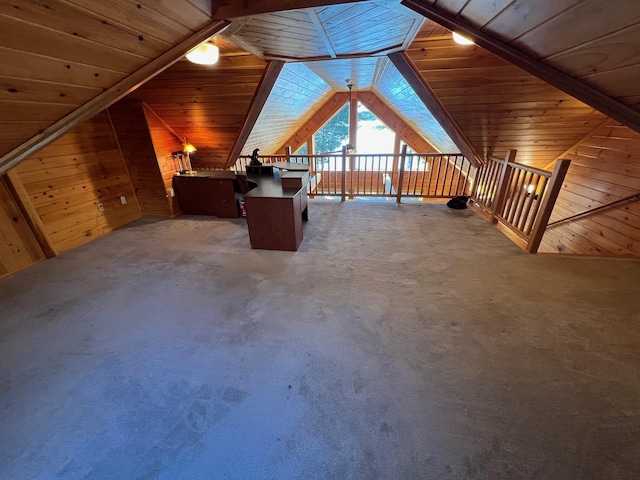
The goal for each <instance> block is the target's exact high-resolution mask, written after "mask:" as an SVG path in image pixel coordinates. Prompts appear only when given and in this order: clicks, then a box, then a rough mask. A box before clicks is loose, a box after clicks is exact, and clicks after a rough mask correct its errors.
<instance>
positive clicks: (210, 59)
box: [186, 41, 220, 65]
mask: <svg viewBox="0 0 640 480" xmlns="http://www.w3.org/2000/svg"><path fill="white" fill-rule="evenodd" d="M186 57H187V60H189V61H190V62H191V63H197V64H198V65H215V64H216V63H217V62H218V59H219V58H220V49H219V48H218V46H217V45H214V44H213V43H211V42H209V41H206V42H203V43H201V44H200V45H198V46H197V47H196V48H193V49H192V50H190V51H189V53H187V55H186Z"/></svg>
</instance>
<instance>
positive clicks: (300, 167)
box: [269, 162, 309, 172]
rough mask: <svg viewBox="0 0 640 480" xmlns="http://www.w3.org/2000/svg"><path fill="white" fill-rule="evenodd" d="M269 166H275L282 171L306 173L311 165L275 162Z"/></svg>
mask: <svg viewBox="0 0 640 480" xmlns="http://www.w3.org/2000/svg"><path fill="white" fill-rule="evenodd" d="M269 165H273V166H274V167H276V168H279V169H280V170H290V171H300V172H306V171H308V170H309V165H307V164H306V163H295V162H273V163H271V164H269Z"/></svg>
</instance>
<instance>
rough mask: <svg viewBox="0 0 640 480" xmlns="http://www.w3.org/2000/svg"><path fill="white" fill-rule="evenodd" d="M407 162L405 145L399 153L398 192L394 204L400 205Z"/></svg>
mask: <svg viewBox="0 0 640 480" xmlns="http://www.w3.org/2000/svg"><path fill="white" fill-rule="evenodd" d="M406 160H407V144H406V143H405V144H404V145H402V151H401V152H400V174H399V175H398V191H397V192H396V203H402V184H403V183H404V164H405V161H406Z"/></svg>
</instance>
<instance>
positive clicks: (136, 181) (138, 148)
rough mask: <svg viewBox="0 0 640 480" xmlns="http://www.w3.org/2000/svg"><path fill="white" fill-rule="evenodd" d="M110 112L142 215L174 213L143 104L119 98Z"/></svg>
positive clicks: (158, 215)
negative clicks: (123, 100)
mask: <svg viewBox="0 0 640 480" xmlns="http://www.w3.org/2000/svg"><path fill="white" fill-rule="evenodd" d="M109 114H110V115H111V119H112V122H113V127H114V130H115V133H116V135H117V137H118V142H119V144H120V148H121V150H122V155H123V157H124V159H125V162H126V165H127V169H128V170H129V175H130V177H131V183H132V184H133V188H134V189H135V193H136V196H137V198H138V203H139V204H140V211H141V212H142V215H148V216H154V217H171V216H172V215H173V212H172V211H171V203H172V202H170V201H169V200H168V191H167V189H166V187H165V180H164V178H163V173H162V171H161V170H160V166H159V165H158V159H157V157H156V152H155V150H154V148H153V140H152V138H151V133H150V132H149V127H148V125H147V117H146V115H145V112H144V109H143V106H142V104H141V103H140V102H119V103H117V104H116V105H113V106H112V107H110V108H109Z"/></svg>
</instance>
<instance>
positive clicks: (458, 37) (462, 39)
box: [452, 32, 476, 45]
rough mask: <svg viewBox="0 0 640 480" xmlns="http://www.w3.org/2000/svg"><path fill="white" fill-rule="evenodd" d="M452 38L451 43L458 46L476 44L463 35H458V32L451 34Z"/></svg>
mask: <svg viewBox="0 0 640 480" xmlns="http://www.w3.org/2000/svg"><path fill="white" fill-rule="evenodd" d="M452 37H453V41H454V42H456V43H458V44H460V45H474V44H475V43H476V42H474V41H473V40H471V39H470V38H468V37H465V36H464V35H460V34H459V33H458V32H453V33H452Z"/></svg>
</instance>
